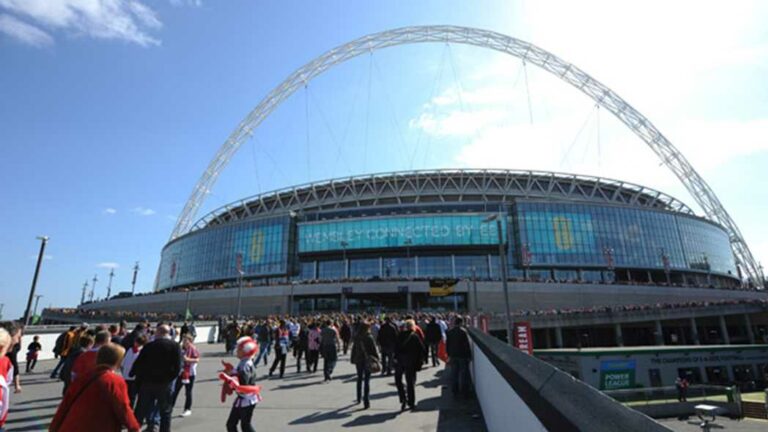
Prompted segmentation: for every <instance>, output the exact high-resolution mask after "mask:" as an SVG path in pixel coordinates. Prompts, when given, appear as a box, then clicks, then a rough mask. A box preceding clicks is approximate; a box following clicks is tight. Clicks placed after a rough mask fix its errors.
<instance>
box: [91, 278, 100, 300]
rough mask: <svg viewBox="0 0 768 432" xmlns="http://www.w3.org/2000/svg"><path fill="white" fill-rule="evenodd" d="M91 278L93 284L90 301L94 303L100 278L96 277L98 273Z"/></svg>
mask: <svg viewBox="0 0 768 432" xmlns="http://www.w3.org/2000/svg"><path fill="white" fill-rule="evenodd" d="M91 280H92V281H93V285H91V299H90V301H91V303H93V295H94V293H95V292H96V282H98V281H99V278H98V277H96V275H93V279H91Z"/></svg>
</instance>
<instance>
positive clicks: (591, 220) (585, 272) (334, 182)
mask: <svg viewBox="0 0 768 432" xmlns="http://www.w3.org/2000/svg"><path fill="white" fill-rule="evenodd" d="M430 42H431V43H434V42H438V43H452V44H464V45H472V46H477V47H481V48H487V49H491V50H495V51H498V52H501V53H504V54H509V55H511V56H514V57H518V58H520V59H521V60H522V61H523V62H524V63H525V62H527V63H528V64H531V65H534V66H537V67H539V68H541V69H543V70H544V71H546V72H549V73H551V74H552V75H554V76H556V77H558V78H559V79H561V80H563V81H565V82H566V83H568V84H571V85H572V86H574V87H575V88H576V89H578V90H579V91H581V92H582V93H584V94H585V95H586V96H587V97H589V98H591V99H592V100H593V101H594V102H595V104H596V106H599V107H601V108H604V109H606V110H607V111H608V112H610V113H611V114H613V115H614V116H615V117H616V118H617V119H618V120H620V121H621V122H622V123H624V125H625V126H627V127H628V128H629V129H630V130H631V131H632V132H634V133H635V135H637V137H638V138H640V140H641V141H643V142H644V143H645V144H646V145H648V147H649V148H650V149H651V150H652V151H653V152H654V153H655V154H656V155H657V156H658V157H659V159H660V161H661V164H662V165H664V166H665V167H667V168H668V169H669V170H670V171H671V172H672V173H673V174H675V175H676V176H677V178H678V179H679V180H680V181H681V183H682V184H683V185H684V186H685V187H686V189H687V190H688V192H689V193H690V195H691V197H692V198H693V200H694V201H695V203H696V204H697V206H698V208H700V209H701V210H702V214H696V213H695V212H694V211H693V210H692V209H691V207H689V206H688V205H686V204H684V203H683V202H682V201H680V200H678V199H675V198H673V197H671V196H669V195H667V194H665V193H663V192H660V191H656V190H653V189H650V188H648V187H644V186H641V185H637V184H631V183H628V182H624V181H621V180H611V179H605V178H598V177H590V176H586V175H574V174H565V173H557V172H540V171H512V170H504V169H501V170H470V169H450V170H449V169H446V170H430V171H409V172H392V173H380V174H370V175H362V176H356V177H345V178H337V179H331V180H326V181H319V182H313V183H310V184H304V185H299V186H294V187H288V188H285V189H282V190H277V191H274V192H270V193H264V194H261V195H258V196H253V197H249V198H244V199H242V200H239V201H236V202H232V203H230V204H228V205H225V206H223V207H221V208H218V209H216V210H214V211H212V212H210V213H208V214H207V215H205V216H203V217H202V218H197V217H196V214H197V210H198V209H199V208H200V207H201V204H202V202H203V201H204V200H205V198H206V195H207V193H208V192H209V191H210V190H211V188H212V187H213V185H214V184H215V182H216V179H217V178H218V176H219V174H220V173H221V171H222V170H223V169H224V168H225V167H226V165H227V164H228V163H229V161H230V159H231V158H232V156H233V155H234V154H235V153H236V152H237V150H238V148H240V146H241V145H242V144H243V143H244V142H246V141H247V140H248V139H249V138H250V137H251V135H252V133H253V130H254V129H255V128H257V127H258V126H259V124H261V122H262V121H263V120H264V119H265V118H266V117H267V116H269V114H270V113H272V112H273V111H274V110H275V108H276V107H277V106H278V105H279V104H280V102H282V101H283V100H285V99H286V98H288V97H289V96H291V94H293V93H295V92H296V91H297V89H300V88H303V87H305V86H306V84H307V82H308V81H310V80H311V79H313V78H314V77H316V76H318V75H320V74H321V73H323V72H325V71H326V70H328V69H330V68H331V67H333V66H335V65H337V64H339V63H342V62H345V61H347V60H349V59H351V58H354V57H357V56H360V55H363V54H367V53H371V52H372V51H374V50H379V49H383V48H387V47H392V46H397V45H405V44H415V43H430ZM505 273H506V275H507V278H506V280H502V279H503V275H504V274H505ZM503 282H507V283H503ZM763 283H764V277H763V274H762V267H760V265H759V264H758V263H757V260H756V259H755V258H754V257H753V255H752V253H751V251H750V250H749V248H748V247H747V244H746V241H745V240H744V238H743V236H742V235H741V233H740V231H739V229H738V227H737V226H736V223H735V222H734V221H733V219H732V218H731V217H730V215H729V214H728V212H727V211H726V210H725V209H724V208H723V206H722V204H721V202H720V201H719V199H718V198H717V196H716V195H715V193H714V191H713V190H712V189H711V188H710V187H709V185H708V184H707V183H706V181H705V180H704V179H703V178H702V177H701V176H700V175H699V174H698V173H697V171H696V170H695V169H694V168H693V167H692V166H691V165H690V163H689V162H688V161H687V159H686V158H685V157H684V156H683V155H682V154H681V153H680V152H679V151H678V150H677V149H676V148H675V147H674V146H673V145H672V143H671V142H669V141H668V140H667V139H666V137H665V136H664V135H663V134H662V133H661V132H660V131H659V130H658V129H657V128H656V127H655V126H654V125H653V124H652V123H651V122H650V120H648V119H647V118H646V117H645V116H643V115H642V114H641V113H639V112H638V111H637V110H635V109H634V108H633V107H632V106H631V105H630V104H629V103H628V102H626V101H625V100H624V99H622V98H621V97H620V96H619V95H617V94H616V93H615V92H613V91H612V90H611V89H609V88H608V87H606V86H605V85H603V84H601V83H600V82H598V81H597V80H595V79H594V78H593V77H591V76H590V75H588V74H587V73H586V72H584V71H582V70H581V69H579V68H578V67H576V66H575V65H573V64H571V63H567V62H565V61H563V60H562V59H560V58H559V57H557V56H555V55H554V54H552V53H550V52H548V51H545V50H543V49H541V48H539V47H536V46H534V45H532V44H530V43H527V42H525V41H521V40H519V39H515V38H511V37H509V36H506V35H503V34H499V33H495V32H490V31H486V30H480V29H472V28H466V27H454V26H421V27H406V28H400V29H394V30H389V31H385V32H382V33H376V34H372V35H367V36H364V37H362V38H359V39H356V40H354V41H351V42H349V43H347V44H344V45H341V46H339V47H336V48H334V49H332V50H329V51H328V52H326V53H325V54H323V55H321V56H319V57H317V58H316V59H314V60H312V61H310V62H309V63H307V64H306V65H305V66H303V67H301V68H299V69H298V70H296V71H295V72H294V73H292V74H291V75H290V76H288V77H287V78H286V79H285V80H284V81H283V82H282V83H280V84H279V85H278V86H276V87H275V88H274V89H273V90H272V91H271V92H270V93H269V94H267V95H266V96H265V97H264V99H262V101H261V102H260V103H259V104H258V105H257V106H256V107H255V108H254V109H253V111H251V112H250V113H249V114H248V115H247V116H246V118H245V119H243V120H242V121H241V123H240V124H239V125H238V127H237V128H236V129H235V130H234V131H233V132H232V134H231V135H230V136H229V138H228V139H227V140H226V141H225V142H224V144H223V145H222V146H221V147H220V148H219V150H218V152H217V153H216V155H215V156H214V158H213V159H212V160H211V162H210V164H209V166H208V168H207V169H206V170H205V171H204V172H203V174H202V176H201V177H200V180H199V181H198V183H197V185H196V186H195V187H194V188H193V191H192V194H191V196H190V198H189V200H188V201H187V203H186V205H185V207H184V209H183V211H182V213H181V214H180V216H179V218H178V220H177V224H176V227H175V229H174V230H173V233H172V234H171V238H170V240H169V242H168V243H167V244H166V245H165V247H164V248H163V250H162V256H161V262H160V265H159V269H158V272H157V276H156V281H155V287H154V292H153V293H152V294H149V295H136V296H133V295H131V293H126V294H125V295H123V294H121V295H120V296H118V297H120V298H112V299H109V300H105V301H99V302H95V303H86V304H83V305H81V306H80V308H81V310H82V311H85V312H88V311H91V312H96V311H98V312H99V313H109V312H110V311H112V312H121V311H131V312H133V313H147V312H153V313H178V314H184V313H188V311H191V312H192V313H193V314H194V315H209V316H222V315H230V316H243V315H245V316H264V315H270V314H285V313H308V314H309V313H322V312H353V313H354V312H362V311H366V312H370V313H381V312H387V311H404V310H408V311H459V312H467V313H471V314H473V315H474V317H475V318H478V319H479V318H480V317H484V318H485V319H487V321H485V322H486V323H487V324H488V326H489V327H490V330H491V331H497V332H501V333H503V329H505V327H506V326H505V317H506V314H505V301H506V300H507V299H508V301H509V303H510V305H511V307H510V309H511V310H512V315H513V317H512V318H513V319H514V320H515V321H521V322H525V323H526V325H527V326H529V328H531V329H532V336H533V344H532V345H533V347H535V348H536V349H537V350H538V351H537V355H542V356H545V355H547V354H546V351H547V350H550V349H568V348H577V349H579V350H581V349H582V348H589V347H623V346H654V345H655V346H660V345H680V346H698V345H724V346H725V347H722V348H719V349H720V350H725V351H727V355H728V356H729V357H728V358H729V359H730V360H729V361H736V362H743V363H744V364H742V363H739V364H735V365H734V364H731V363H728V364H719V363H718V364H714V363H712V362H715V363H717V362H718V361H719V360H717V359H714V357H713V359H711V361H710V360H705V361H704V363H702V364H697V365H692V366H690V368H689V369H690V370H688V369H686V370H685V371H681V370H677V371H674V370H673V369H670V370H668V371H667V370H665V371H662V372H659V371H658V370H656V372H652V371H650V370H649V371H648V374H651V375H653V376H654V377H656V378H658V377H659V376H662V375H663V376H664V377H665V378H663V380H664V381H669V380H670V378H671V377H674V376H675V375H679V374H681V373H685V374H686V375H688V376H689V377H695V376H703V375H702V374H701V373H699V374H698V375H696V373H695V372H696V370H699V369H698V368H699V367H706V368H707V370H709V369H712V370H715V369H717V370H718V371H719V372H718V374H719V375H712V376H709V372H707V374H705V375H707V377H706V379H705V381H706V382H716V381H718V380H720V379H725V378H727V379H728V380H730V381H743V380H745V379H746V378H745V377H746V376H747V375H751V376H752V378H754V377H755V371H756V370H760V368H762V366H763V365H764V364H765V363H768V354H766V352H768V351H766V350H768V348H766V346H765V345H760V346H761V347H762V348H760V350H761V351H760V354H759V355H758V356H757V357H749V358H744V359H742V357H740V355H741V354H739V353H740V352H741V349H742V348H741V347H742V346H744V345H757V344H763V343H768V314H766V310H768V301H767V298H766V295H765V291H764V290H763V289H762V285H763ZM506 285H508V293H509V295H508V297H505V294H504V292H505V286H506ZM51 318H52V319H56V317H51ZM59 318H66V317H59ZM686 352H688V351H686ZM691 352H693V351H691ZM557 355H563V356H565V357H564V358H565V360H563V358H561V357H558V360H557V361H558V362H561V364H560V366H562V368H564V369H566V370H567V369H569V367H568V365H567V364H566V363H568V362H571V361H572V360H571V359H570V357H571V356H572V354H571V353H569V352H567V351H566V352H560V353H552V354H551V355H550V357H552V356H557ZM600 355H603V354H600ZM617 355H619V354H617ZM621 355H629V354H626V353H623V354H621ZM632 355H635V354H632ZM637 355H640V354H637ZM552 358H554V357H552ZM697 358H698V357H697ZM553 361H554V360H553ZM563 362H564V363H563ZM585 362H586V360H585ZM709 363H712V364H709ZM585 364H587V363H585ZM560 366H559V367H560ZM570 366H572V367H570V369H571V370H574V371H575V370H576V369H577V367H576V366H575V365H573V364H572V365H570ZM671 367H672V366H669V367H668V368H671ZM686 367H687V366H686ZM713 368H714V369H713ZM744 370H748V371H749V373H747V375H743V374H744ZM723 371H725V372H723ZM593 372H594V371H593ZM573 373H574V374H575V375H579V373H576V372H573ZM659 373H661V375H658V374H659ZM723 373H725V375H723ZM637 374H638V376H643V377H645V378H643V379H649V378H647V377H646V375H647V374H645V372H642V373H641V372H638V373H637ZM654 374H655V375H654ZM742 375H743V376H742ZM583 378H585V379H586V377H583ZM656 378H653V379H652V380H651V381H653V382H654V383H656V384H658V382H657V380H656ZM692 380H693V378H692ZM695 381H697V382H699V381H702V379H699V378H697V379H695ZM667 384H669V383H667Z"/></svg>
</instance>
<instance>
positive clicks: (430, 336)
mask: <svg viewBox="0 0 768 432" xmlns="http://www.w3.org/2000/svg"><path fill="white" fill-rule="evenodd" d="M424 333H425V334H424V338H425V341H424V342H425V343H426V345H427V346H428V347H429V354H431V356H432V366H438V365H439V364H440V361H439V360H438V359H437V347H438V346H439V345H440V341H441V340H443V330H442V329H441V328H440V324H438V323H437V318H435V317H434V316H433V317H431V318H430V320H429V323H427V327H426V331H425V332H424Z"/></svg>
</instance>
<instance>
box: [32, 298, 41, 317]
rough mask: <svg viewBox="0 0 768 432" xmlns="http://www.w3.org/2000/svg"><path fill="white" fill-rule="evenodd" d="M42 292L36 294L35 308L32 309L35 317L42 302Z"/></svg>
mask: <svg viewBox="0 0 768 432" xmlns="http://www.w3.org/2000/svg"><path fill="white" fill-rule="evenodd" d="M42 296H43V295H42V294H37V295H35V308H34V309H32V317H33V318H34V316H35V315H37V304H38V303H39V302H40V297H42Z"/></svg>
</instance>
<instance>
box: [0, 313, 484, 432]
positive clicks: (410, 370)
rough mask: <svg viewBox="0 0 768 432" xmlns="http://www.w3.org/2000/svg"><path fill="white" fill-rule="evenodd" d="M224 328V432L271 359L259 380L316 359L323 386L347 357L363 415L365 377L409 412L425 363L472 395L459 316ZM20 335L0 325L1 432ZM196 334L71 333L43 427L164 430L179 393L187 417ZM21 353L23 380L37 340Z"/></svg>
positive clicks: (248, 405)
mask: <svg viewBox="0 0 768 432" xmlns="http://www.w3.org/2000/svg"><path fill="white" fill-rule="evenodd" d="M223 321H224V322H223V323H222V325H221V327H220V329H221V331H220V332H219V335H220V337H221V342H223V343H224V349H225V350H226V352H227V353H228V354H232V355H234V356H236V357H237V359H238V362H237V365H236V367H235V366H232V365H230V366H231V367H230V368H229V369H227V368H225V371H224V373H226V376H227V378H226V379H225V378H221V379H222V380H224V382H225V384H224V385H225V387H226V386H227V385H230V390H234V393H235V398H234V402H233V405H232V408H231V410H230V414H229V417H228V419H227V422H226V425H225V428H226V430H227V431H228V432H233V431H237V430H238V426H239V428H240V430H242V431H244V432H249V431H253V430H254V429H253V426H252V425H251V422H252V417H253V415H254V408H255V407H256V405H257V404H258V402H259V401H260V400H261V395H260V389H259V386H256V381H257V378H258V374H257V369H258V368H259V366H260V365H262V363H263V365H264V367H265V368H266V366H268V365H269V364H270V355H272V356H273V357H272V359H271V360H272V362H271V366H270V367H269V368H268V370H265V372H264V375H263V376H261V377H260V379H281V378H283V377H284V375H285V373H286V372H285V369H286V366H287V363H289V358H290V357H292V359H293V361H294V362H295V367H296V373H297V374H302V373H303V374H310V375H311V374H315V373H317V369H318V364H319V360H320V358H322V359H323V366H322V374H323V382H324V383H327V382H330V381H332V380H333V379H334V370H335V368H336V364H337V361H338V360H339V359H340V358H341V356H346V355H347V354H349V361H350V362H351V363H352V364H354V366H355V370H356V375H357V379H356V389H355V392H354V393H355V396H356V401H357V404H362V409H368V408H370V406H371V394H370V379H371V375H372V374H377V373H378V374H381V375H383V376H393V379H394V382H395V385H396V387H397V391H398V398H399V400H400V404H401V410H403V411H404V410H415V409H416V406H417V405H416V382H417V375H418V372H419V371H420V370H421V369H422V368H423V367H424V365H425V364H432V365H433V366H438V365H439V364H440V363H441V361H444V362H449V363H450V370H451V376H452V377H453V386H452V390H453V392H454V394H455V395H457V396H459V395H463V396H466V397H468V396H470V393H471V391H470V389H471V385H470V383H469V362H470V359H471V349H470V343H469V335H468V333H467V330H466V328H465V326H464V323H465V318H464V317H462V316H460V315H453V314H451V315H439V314H402V315H401V314H391V315H378V316H372V315H367V314H360V315H348V314H340V313H339V314H328V315H313V316H289V315H285V316H270V317H263V318H255V319H251V320H246V321H241V322H238V321H234V320H231V321H230V320H223ZM449 322H451V323H452V328H449ZM22 332H23V329H22V327H21V326H19V325H17V324H16V323H14V322H7V323H3V325H2V326H0V432H4V431H5V429H4V425H5V422H6V418H7V415H8V407H9V402H10V394H11V387H13V388H14V391H15V392H17V393H18V392H21V383H20V379H19V374H18V371H19V368H18V363H17V361H16V355H17V354H18V352H19V350H20V344H21V334H22ZM196 336H197V329H196V327H195V325H194V322H184V324H183V325H182V326H180V327H179V328H176V326H174V324H173V323H172V322H170V321H159V322H157V323H156V324H155V325H154V326H153V325H150V323H149V321H147V320H146V319H144V320H141V321H140V322H138V323H137V324H136V325H135V326H134V327H133V328H132V329H129V328H128V326H127V324H126V323H125V321H121V322H120V323H119V324H112V325H106V324H98V325H94V326H91V325H88V324H86V323H83V324H81V325H79V326H71V327H70V328H69V329H67V330H66V331H64V332H62V333H61V334H60V335H59V336H58V337H57V339H56V342H55V344H54V347H53V348H52V350H53V352H54V355H55V357H56V359H57V360H58V361H57V362H56V363H55V366H54V368H53V370H52V371H51V374H50V378H51V379H58V380H60V381H61V382H62V400H61V403H60V404H59V406H58V409H57V411H56V413H55V415H54V417H53V419H52V420H51V424H50V426H49V430H50V431H55V432H68V431H80V432H91V431H93V432H96V431H98V432H102V431H115V432H117V431H120V430H123V429H127V430H129V431H131V432H134V431H139V430H140V429H141V427H142V425H146V426H147V429H145V430H150V431H157V430H159V431H161V432H166V431H170V430H171V421H172V417H171V413H172V411H173V407H174V406H175V404H176V402H177V399H178V398H179V397H180V396H181V393H182V390H183V391H184V399H185V400H184V407H183V413H182V414H181V415H182V416H183V417H187V416H190V415H192V409H193V395H194V385H195V379H196V376H197V365H198V363H199V361H200V358H201V355H200V352H199V350H198V349H197V347H196V346H195V343H194V342H195V338H196ZM27 348H28V352H27V360H28V361H27V369H26V370H27V372H28V373H30V372H33V370H34V362H32V360H34V359H36V356H37V353H39V352H40V351H41V350H42V349H43V347H42V346H41V345H40V342H39V338H37V337H35V338H34V339H33V342H32V343H30V344H29V346H28V347H27ZM441 359H442V360H441ZM302 367H303V369H304V371H303V372H302ZM227 380H229V381H227ZM227 383H228V384H227ZM233 383H234V384H233Z"/></svg>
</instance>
